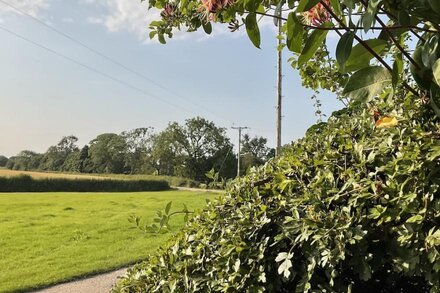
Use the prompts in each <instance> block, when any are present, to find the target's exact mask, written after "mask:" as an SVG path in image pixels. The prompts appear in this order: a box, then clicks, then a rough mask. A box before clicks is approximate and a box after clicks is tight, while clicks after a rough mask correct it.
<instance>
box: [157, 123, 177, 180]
mask: <svg viewBox="0 0 440 293" xmlns="http://www.w3.org/2000/svg"><path fill="white" fill-rule="evenodd" d="M179 129H180V126H179V125H178V124H177V123H176V122H173V123H170V124H169V125H168V127H167V128H166V129H164V130H163V131H161V132H160V133H159V134H156V135H154V136H153V137H152V148H151V153H150V154H151V157H150V163H151V166H152V167H154V169H156V171H157V173H158V174H159V175H170V176H173V175H181V174H182V173H183V172H182V166H183V162H184V157H183V151H182V146H181V144H180V143H179V142H178V141H177V140H176V133H178V132H179Z"/></svg>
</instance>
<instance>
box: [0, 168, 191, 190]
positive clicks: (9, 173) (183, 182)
mask: <svg viewBox="0 0 440 293" xmlns="http://www.w3.org/2000/svg"><path fill="white" fill-rule="evenodd" d="M22 174H24V175H29V176H31V177H32V178H35V179H44V178H64V179H78V178H80V179H81V178H82V179H107V178H112V179H118V180H120V179H123V180H163V181H167V182H168V184H170V185H171V186H178V187H198V186H199V182H197V181H194V180H192V179H188V178H182V177H176V176H156V175H145V174H134V175H124V174H80V173H56V172H37V171H19V170H8V169H4V168H0V177H14V176H19V175H22Z"/></svg>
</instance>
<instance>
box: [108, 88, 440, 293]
mask: <svg viewBox="0 0 440 293" xmlns="http://www.w3.org/2000/svg"><path fill="white" fill-rule="evenodd" d="M391 105H393V106H390V104H388V103H385V102H384V101H383V100H379V99H377V100H375V102H371V103H370V104H369V105H368V106H369V107H349V108H346V109H344V110H341V111H338V112H335V113H334V114H333V115H332V117H330V118H329V120H328V122H327V123H320V124H317V125H315V126H313V127H312V128H310V129H309V131H308V132H307V135H306V136H305V137H304V138H303V139H301V140H299V141H297V142H295V143H293V144H292V146H291V147H290V148H289V149H288V150H287V151H286V153H285V154H284V155H283V156H282V157H280V158H279V159H278V160H273V161H271V162H270V163H267V164H266V165H264V166H262V167H259V168H256V169H253V170H252V171H251V172H249V174H248V175H247V176H245V177H243V178H241V179H239V180H236V181H235V182H234V184H233V186H232V187H231V189H230V190H229V192H228V193H227V194H226V195H225V196H221V197H220V198H219V199H218V200H216V201H213V202H211V203H210V204H209V205H208V206H207V207H206V209H205V210H204V211H203V212H202V213H200V214H199V215H197V216H195V217H194V218H193V219H192V220H191V221H190V222H189V223H188V225H187V226H186V228H185V229H184V231H183V232H181V233H179V234H178V235H177V236H175V237H174V238H173V239H172V240H170V242H169V243H168V244H167V245H166V246H165V247H164V248H162V249H161V250H160V251H159V252H158V253H157V254H156V255H154V256H151V257H150V258H148V259H147V260H146V261H145V262H143V263H141V264H139V265H137V266H135V267H134V268H132V269H131V270H129V272H128V273H127V276H126V277H125V278H124V279H122V280H121V281H120V282H119V283H118V284H117V286H116V288H115V290H114V291H115V292H306V291H312V292H428V291H429V290H431V291H432V292H438V291H439V284H440V283H439V282H440V272H439V271H440V254H439V249H440V228H439V224H440V212H439V207H440V191H439V184H440V128H439V124H438V122H439V120H438V118H434V117H435V115H433V113H432V112H431V111H432V110H429V109H430V108H429V107H427V106H425V105H423V101H420V100H416V99H414V97H413V96H411V95H407V96H406V97H404V98H400V100H399V99H398V101H397V102H396V103H393V104H391ZM396 105H397V106H396ZM371 109H375V110H374V112H376V111H380V112H382V113H385V114H388V115H393V117H396V118H397V121H398V125H397V126H394V127H390V128H378V127H376V126H375V123H374V117H373V116H374V115H373V113H372V111H371ZM427 117H430V118H427Z"/></svg>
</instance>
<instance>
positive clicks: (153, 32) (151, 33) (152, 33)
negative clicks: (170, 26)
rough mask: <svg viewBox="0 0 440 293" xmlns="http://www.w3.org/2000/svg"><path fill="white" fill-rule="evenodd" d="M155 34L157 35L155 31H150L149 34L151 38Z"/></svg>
mask: <svg viewBox="0 0 440 293" xmlns="http://www.w3.org/2000/svg"><path fill="white" fill-rule="evenodd" d="M156 35H157V31H151V32H150V34H149V36H150V39H153V38H154V37H155V36H156Z"/></svg>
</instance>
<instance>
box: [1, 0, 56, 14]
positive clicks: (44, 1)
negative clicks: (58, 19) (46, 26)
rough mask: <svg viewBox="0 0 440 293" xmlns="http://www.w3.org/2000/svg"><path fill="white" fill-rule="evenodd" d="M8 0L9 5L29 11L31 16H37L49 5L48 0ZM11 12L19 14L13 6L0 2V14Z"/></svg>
mask: <svg viewBox="0 0 440 293" xmlns="http://www.w3.org/2000/svg"><path fill="white" fill-rule="evenodd" d="M9 1H10V2H9V3H10V4H11V5H13V6H15V7H17V8H18V9H20V10H23V11H24V12H26V13H29V14H30V15H32V16H38V15H39V14H40V13H41V11H43V10H45V9H47V8H48V7H49V1H50V0H15V1H11V0H9ZM11 12H12V13H17V14H20V13H19V12H18V11H17V10H15V9H14V8H12V7H10V6H8V5H5V4H3V3H0V14H5V13H11Z"/></svg>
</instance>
